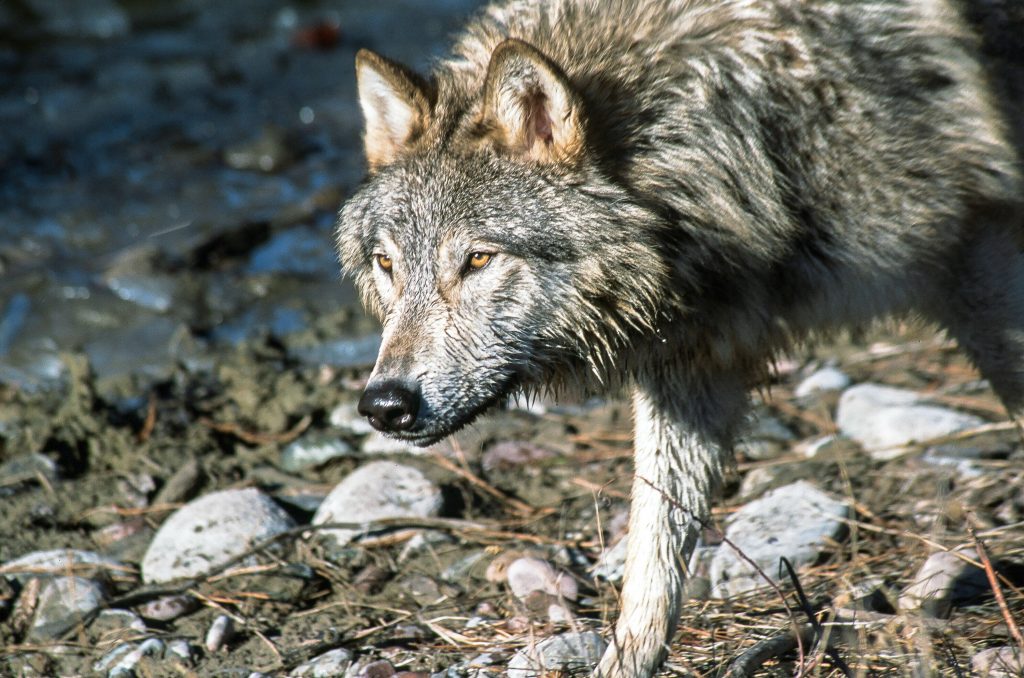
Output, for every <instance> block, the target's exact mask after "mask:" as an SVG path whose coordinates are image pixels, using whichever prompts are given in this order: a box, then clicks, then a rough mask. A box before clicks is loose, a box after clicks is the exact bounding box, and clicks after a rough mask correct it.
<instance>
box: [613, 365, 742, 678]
mask: <svg viewBox="0 0 1024 678" xmlns="http://www.w3.org/2000/svg"><path fill="white" fill-rule="evenodd" d="M680 381H681V380H680ZM680 381H676V382H675V383H674V384H666V383H665V382H666V380H665V379H661V380H658V382H657V383H650V384H640V385H638V386H637V387H636V389H635V391H634V394H633V407H634V417H635V420H636V435H635V437H636V441H635V453H634V456H635V460H636V461H635V474H636V475H635V478H634V480H633V496H632V504H631V506H630V515H629V544H628V548H627V552H626V568H625V578H624V580H623V585H622V609H621V611H620V614H619V620H618V623H617V624H616V627H615V633H614V636H613V637H612V639H611V643H610V645H609V648H608V650H607V651H606V652H605V655H604V657H602V658H601V663H600V664H599V665H598V667H597V670H596V671H595V673H594V675H595V676H598V677H600V678H646V676H650V675H652V674H653V673H654V671H655V670H656V669H657V668H658V666H659V665H660V664H661V662H662V661H664V659H665V656H666V654H667V652H668V643H669V641H670V640H671V638H672V634H673V633H674V631H675V628H676V623H677V621H678V617H679V609H680V606H681V604H682V599H683V584H684V582H685V580H686V575H687V572H686V564H687V563H688V562H689V559H690V555H691V553H692V552H693V549H694V546H695V544H696V542H697V537H698V535H699V534H700V528H701V522H702V521H704V520H705V519H706V518H707V517H708V515H709V512H710V502H711V495H712V492H713V491H714V489H715V487H716V486H717V485H718V482H719V480H720V478H721V474H722V469H723V467H724V462H725V455H726V454H727V453H729V450H730V449H731V438H732V432H733V428H734V425H735V424H736V423H738V421H739V420H740V419H741V418H742V415H743V412H744V411H745V406H746V401H747V396H746V389H745V387H744V385H743V384H742V382H741V381H740V380H738V379H737V380H730V379H729V378H724V379H716V381H715V383H714V384H713V385H712V384H710V383H708V382H705V383H703V384H697V385H695V387H694V388H691V389H680V388H679V384H680ZM671 386H674V388H671Z"/></svg>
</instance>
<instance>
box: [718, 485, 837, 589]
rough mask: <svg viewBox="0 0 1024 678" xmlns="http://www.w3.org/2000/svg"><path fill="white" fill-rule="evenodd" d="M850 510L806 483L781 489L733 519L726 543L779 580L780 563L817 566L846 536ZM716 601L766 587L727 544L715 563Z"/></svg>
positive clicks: (747, 507)
mask: <svg viewBox="0 0 1024 678" xmlns="http://www.w3.org/2000/svg"><path fill="white" fill-rule="evenodd" d="M849 513H850V509H849V506H848V505H847V504H846V503H845V502H843V501H840V500H838V499H834V498H832V497H831V496H829V495H827V494H825V493H824V492H822V491H821V490H819V489H817V488H816V487H814V486H813V485H811V484H810V483H808V482H806V481H798V482H795V483H792V484H791V485H786V486H784V487H780V488H778V489H776V490H772V491H771V492H769V493H767V494H765V495H764V496H763V497H761V498H760V499H757V500H755V501H752V502H750V503H749V504H747V505H746V506H744V507H743V508H742V509H740V510H739V511H737V512H736V513H735V514H733V516H732V518H731V519H730V521H729V527H728V528H727V529H726V533H725V536H726V539H728V540H729V541H730V542H732V543H733V544H735V545H736V547H737V548H738V549H740V550H741V551H742V552H743V553H744V555H746V556H747V558H749V559H750V560H752V561H754V562H755V563H757V565H758V566H759V567H760V568H761V569H762V570H763V571H764V573H765V574H767V575H768V576H769V577H771V578H773V579H777V578H778V568H779V559H780V558H783V557H785V558H787V559H789V561H790V562H791V563H792V564H793V567H794V568H797V569H798V568H799V567H800V566H801V565H805V564H808V563H813V562H814V561H815V560H817V558H818V556H819V555H820V553H821V550H822V549H823V548H824V547H825V545H826V543H827V541H828V540H834V539H838V538H839V536H840V535H841V533H842V532H843V531H844V530H845V525H844V524H843V523H842V522H841V520H840V519H841V518H846V517H847V516H848V515H849ZM710 579H711V586H712V595H715V596H718V597H728V596H733V595H737V594H739V593H744V592H746V591H751V590H753V589H756V588H759V587H761V586H766V585H767V584H766V583H765V582H764V580H763V579H762V578H761V576H760V575H759V574H758V573H757V572H756V571H755V570H754V569H753V568H752V567H751V566H750V565H749V564H748V563H747V562H746V561H745V560H744V559H742V558H740V557H739V556H738V555H737V554H736V551H735V549H733V548H732V547H730V546H728V545H727V544H723V546H722V547H721V548H719V549H718V550H717V551H716V553H715V555H714V557H713V558H712V560H711V567H710Z"/></svg>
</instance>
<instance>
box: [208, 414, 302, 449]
mask: <svg viewBox="0 0 1024 678" xmlns="http://www.w3.org/2000/svg"><path fill="white" fill-rule="evenodd" d="M199 423H200V424H202V425H203V426H206V427H207V428H210V429H213V430H214V431H217V432H218V433H227V434H228V435H233V436H235V437H236V438H238V439H239V440H241V441H242V442H243V443H249V444H250V445H270V444H274V443H290V442H291V441H293V440H295V439H296V438H298V437H299V436H300V435H302V433H303V432H304V431H305V430H306V429H307V428H309V425H310V424H312V423H313V417H311V416H309V415H308V414H307V415H306V416H304V417H303V418H302V419H300V420H299V422H298V423H297V424H295V426H292V427H291V428H290V429H288V430H287V431H284V432H283V433H260V432H257V431H246V430H245V429H243V428H242V427H241V426H239V425H238V424H235V423H231V422H218V421H213V420H212V419H208V418H207V417H202V418H201V419H199Z"/></svg>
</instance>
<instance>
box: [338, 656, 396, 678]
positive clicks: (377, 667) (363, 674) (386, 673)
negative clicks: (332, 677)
mask: <svg viewBox="0 0 1024 678" xmlns="http://www.w3.org/2000/svg"><path fill="white" fill-rule="evenodd" d="M352 669H357V670H356V671H353V670H352ZM394 675H395V667H394V666H392V665H391V662H389V661H388V660H386V659H378V660H376V661H371V662H369V663H367V664H366V665H365V666H362V667H356V666H353V667H351V668H349V670H348V671H346V672H345V678H349V677H350V676H351V678H391V676H394Z"/></svg>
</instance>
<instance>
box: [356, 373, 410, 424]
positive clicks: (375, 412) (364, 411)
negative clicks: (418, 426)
mask: <svg viewBox="0 0 1024 678" xmlns="http://www.w3.org/2000/svg"><path fill="white" fill-rule="evenodd" d="M419 409H420V391H419V388H417V387H415V386H413V387H412V388H410V386H409V385H408V384H406V383H404V382H401V381H397V380H388V381H382V382H380V383H379V384H371V385H370V386H367V387H366V390H365V391H363V397H362V398H360V399H359V414H361V415H363V416H364V417H366V418H367V419H368V420H369V422H370V425H371V426H373V427H374V428H375V429H377V430H378V431H407V430H409V429H410V428H412V425H413V424H415V423H416V412H417V411H418V410H419Z"/></svg>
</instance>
